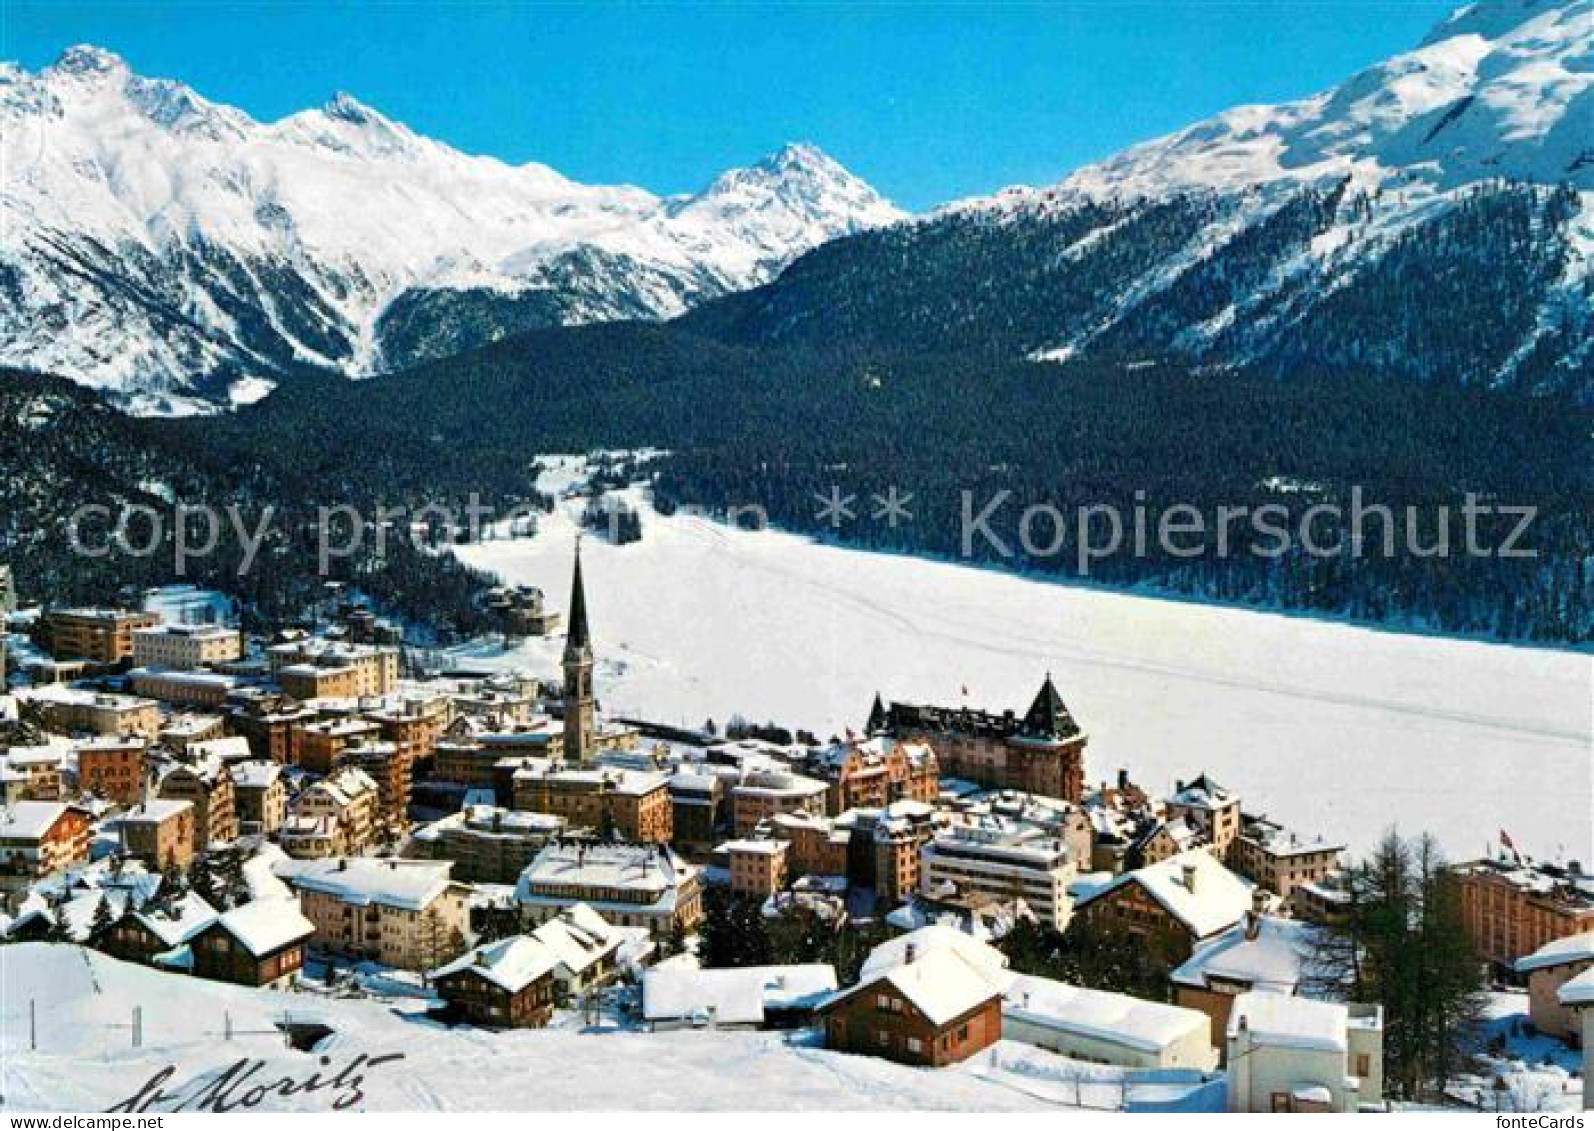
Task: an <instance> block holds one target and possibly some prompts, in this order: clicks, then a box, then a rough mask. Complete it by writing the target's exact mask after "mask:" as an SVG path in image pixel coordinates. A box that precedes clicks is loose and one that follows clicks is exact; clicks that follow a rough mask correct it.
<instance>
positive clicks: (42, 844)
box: [0, 801, 89, 889]
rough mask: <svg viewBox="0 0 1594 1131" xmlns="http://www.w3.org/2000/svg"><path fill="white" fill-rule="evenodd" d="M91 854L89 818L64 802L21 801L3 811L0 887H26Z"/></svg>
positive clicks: (1, 818)
mask: <svg viewBox="0 0 1594 1131" xmlns="http://www.w3.org/2000/svg"><path fill="white" fill-rule="evenodd" d="M88 854H89V815H88V813H87V812H85V811H84V810H82V809H80V808H78V807H77V806H75V805H68V804H66V803H65V802H62V801H18V802H16V803H15V804H12V805H8V806H6V807H5V808H4V809H3V810H0V886H4V887H6V888H13V889H14V888H21V887H26V886H27V885H28V884H29V883H30V882H31V881H33V880H35V879H39V878H41V877H43V876H48V875H50V874H52V873H54V872H59V871H61V870H63V869H64V868H66V867H67V866H68V865H70V864H74V863H76V862H77V861H79V860H86V859H87V858H88Z"/></svg>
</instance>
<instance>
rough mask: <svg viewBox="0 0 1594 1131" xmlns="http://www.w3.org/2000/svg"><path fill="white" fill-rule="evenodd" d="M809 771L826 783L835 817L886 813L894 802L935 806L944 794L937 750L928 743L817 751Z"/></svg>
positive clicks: (861, 744)
mask: <svg viewBox="0 0 1594 1131" xmlns="http://www.w3.org/2000/svg"><path fill="white" fill-rule="evenodd" d="M807 768H808V772H809V774H810V775H811V776H813V777H814V778H816V779H818V780H820V781H823V782H824V783H825V784H826V786H827V792H826V795H825V803H826V807H827V810H828V812H829V814H830V815H831V816H832V817H835V816H839V815H840V814H842V813H845V812H846V811H847V810H849V809H883V808H885V807H886V806H887V805H889V804H891V803H892V802H893V801H904V800H906V801H922V802H926V803H931V802H934V801H935V799H936V796H937V794H938V793H939V792H940V786H939V780H940V771H939V768H938V764H937V762H936V758H935V751H933V750H931V749H930V746H929V744H928V743H926V742H923V741H906V742H899V741H898V740H897V739H894V738H891V737H890V736H889V735H875V736H874V737H872V738H868V739H852V740H849V741H847V742H841V743H837V744H836V745H834V746H831V747H829V748H827V749H824V750H820V751H818V752H816V753H815V754H814V755H813V756H812V757H811V758H810V759H809V760H808V766H807Z"/></svg>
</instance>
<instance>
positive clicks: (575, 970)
mask: <svg viewBox="0 0 1594 1131" xmlns="http://www.w3.org/2000/svg"><path fill="white" fill-rule="evenodd" d="M531 937H532V938H534V939H536V940H537V941H538V942H540V943H541V944H542V945H543V946H545V947H547V948H548V950H549V952H550V953H552V954H553V956H554V960H555V961H554V970H553V978H554V1000H555V1001H558V1002H565V1003H574V1002H576V1001H578V1000H579V999H580V998H581V996H582V995H583V994H585V993H586V992H587V991H588V990H591V989H594V988H596V987H598V986H603V985H607V984H608V983H610V982H612V981H614V980H615V978H616V977H618V976H619V974H620V970H621V963H620V954H621V950H622V949H623V948H624V947H625V944H626V936H625V934H624V933H623V932H622V931H621V930H620V929H618V928H616V927H615V926H613V925H612V924H610V923H609V921H608V920H606V919H605V918H604V917H603V916H602V915H599V914H598V913H597V912H596V911H594V910H593V909H592V908H590V907H588V906H586V904H583V903H573V904H571V905H570V906H568V907H565V908H562V909H561V910H559V911H558V912H557V913H556V914H554V915H553V917H552V918H549V919H545V920H544V921H543V922H542V923H541V924H539V925H538V927H537V929H536V930H534V931H532V932H531Z"/></svg>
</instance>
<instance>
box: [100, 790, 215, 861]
mask: <svg viewBox="0 0 1594 1131" xmlns="http://www.w3.org/2000/svg"><path fill="white" fill-rule="evenodd" d="M117 827H118V829H119V830H120V833H121V837H122V850H123V851H124V852H126V853H127V854H128V855H129V856H136V857H138V858H139V859H140V860H142V861H144V863H145V865H146V866H148V867H150V868H152V869H155V870H157V871H159V870H160V869H162V868H164V867H166V866H167V865H168V864H176V865H177V867H179V868H187V867H188V865H189V864H190V863H192V862H193V859H194V845H195V844H196V843H197V840H196V836H195V832H194V829H195V819H194V803H193V802H192V801H186V800H183V801H179V800H174V799H171V798H151V799H149V800H147V801H143V802H140V803H139V804H138V805H135V806H134V807H133V808H131V809H129V810H128V811H127V812H126V813H123V814H122V816H121V818H120V819H119V820H118V822H117Z"/></svg>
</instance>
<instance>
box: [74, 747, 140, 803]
mask: <svg viewBox="0 0 1594 1131" xmlns="http://www.w3.org/2000/svg"><path fill="white" fill-rule="evenodd" d="M73 750H74V752H75V753H76V755H77V784H78V788H79V789H80V790H83V791H85V792H87V793H92V794H94V795H95V796H96V797H103V798H105V799H106V800H107V801H114V802H116V803H117V804H118V805H134V804H137V802H138V799H139V798H140V797H142V796H143V792H144V759H145V756H146V754H147V753H148V751H149V740H148V739H147V738H140V737H138V736H137V735H129V736H127V737H126V738H116V737H111V736H104V737H100V738H87V739H82V740H81V741H79V742H76V743H74V744H73Z"/></svg>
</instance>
